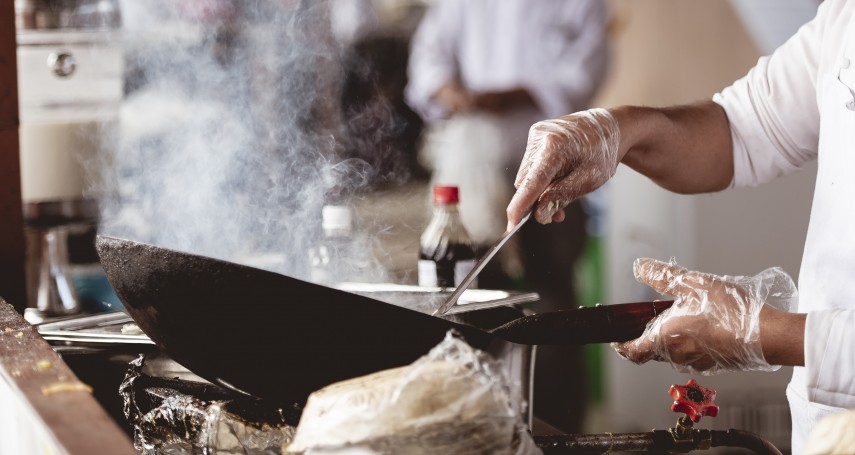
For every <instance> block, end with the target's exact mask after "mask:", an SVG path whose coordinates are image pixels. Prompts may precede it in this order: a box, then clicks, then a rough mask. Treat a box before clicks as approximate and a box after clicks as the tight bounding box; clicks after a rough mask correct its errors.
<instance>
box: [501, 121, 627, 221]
mask: <svg viewBox="0 0 855 455" xmlns="http://www.w3.org/2000/svg"><path fill="white" fill-rule="evenodd" d="M619 146H620V129H619V126H618V123H617V120H615V118H614V117H613V116H612V114H611V113H610V112H609V111H607V110H605V109H591V110H588V111H582V112H577V113H575V114H570V115H566V116H564V117H561V118H557V119H554V120H544V121H542V122H537V123H535V124H534V125H533V126H532V127H531V129H530V130H529V133H528V145H527V146H526V151H525V156H524V157H523V161H522V165H521V166H520V169H519V172H518V173H517V178H516V181H515V182H514V185H515V186H516V187H517V192H516V194H515V195H514V197H513V199H512V200H511V203H510V205H509V206H508V229H510V228H511V227H513V226H514V225H515V224H516V223H517V222H519V220H520V219H521V218H522V217H523V215H524V214H525V213H526V212H527V211H528V210H529V209H530V208H531V207H532V206H533V205H534V204H535V202H537V207H536V208H535V212H534V217H535V219H536V220H537V221H538V222H540V223H549V222H550V221H553V220H554V221H561V220H563V219H564V217H563V212H561V210H562V209H563V208H564V207H566V206H567V204H569V203H570V202H572V201H573V200H574V199H577V198H579V197H581V196H583V195H585V194H587V193H589V192H591V191H593V190H595V189H597V188H599V187H600V186H602V185H603V184H604V183H606V181H608V179H609V178H611V177H612V176H613V175H614V173H615V170H616V169H617V165H618V148H619Z"/></svg>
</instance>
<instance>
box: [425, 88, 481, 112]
mask: <svg viewBox="0 0 855 455" xmlns="http://www.w3.org/2000/svg"><path fill="white" fill-rule="evenodd" d="M433 99H434V100H435V101H436V102H437V103H439V105H440V106H442V108H443V109H445V111H446V112H447V113H448V115H454V114H459V113H461V112H466V111H469V110H471V109H473V108H474V106H475V104H474V98H473V96H472V94H471V93H469V92H468V91H467V90H466V89H465V88H463V86H461V85H460V84H459V83H457V82H446V83H445V84H443V85H442V86H441V87H440V88H439V89H438V90H437V91H436V93H434V94H433Z"/></svg>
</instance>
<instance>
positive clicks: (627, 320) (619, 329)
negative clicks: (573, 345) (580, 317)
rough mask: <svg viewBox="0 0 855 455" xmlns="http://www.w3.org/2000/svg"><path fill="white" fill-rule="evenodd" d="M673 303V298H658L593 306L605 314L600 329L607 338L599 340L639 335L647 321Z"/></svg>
mask: <svg viewBox="0 0 855 455" xmlns="http://www.w3.org/2000/svg"><path fill="white" fill-rule="evenodd" d="M673 304H674V301H673V300H658V301H654V302H634V303H619V304H617V305H604V306H599V307H594V310H596V309H598V308H604V309H605V311H606V314H607V315H606V321H605V326H603V327H602V329H603V332H606V333H604V335H607V336H608V339H607V340H603V341H601V342H612V341H627V340H633V339H635V338H638V337H640V336H641V334H642V333H644V329H645V328H646V327H647V323H648V322H650V320H651V319H653V318H655V317H656V316H658V315H659V314H661V313H662V312H663V311H665V310H667V309H668V308H671V305H673ZM596 342H597V341H595V343H596Z"/></svg>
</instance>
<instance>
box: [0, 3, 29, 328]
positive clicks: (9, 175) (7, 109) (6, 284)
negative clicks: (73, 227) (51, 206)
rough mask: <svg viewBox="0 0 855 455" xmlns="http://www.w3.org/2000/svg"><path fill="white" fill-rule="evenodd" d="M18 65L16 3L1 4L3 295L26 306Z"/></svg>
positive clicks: (21, 308)
mask: <svg viewBox="0 0 855 455" xmlns="http://www.w3.org/2000/svg"><path fill="white" fill-rule="evenodd" d="M19 123H20V121H19V118H18V65H17V52H16V44H15V8H14V2H11V1H0V296H3V297H4V298H5V299H6V300H7V301H8V302H10V303H12V305H13V306H14V307H15V309H17V310H18V311H19V312H23V311H24V308H26V306H27V298H26V290H25V281H24V251H25V243H24V228H23V214H22V209H21V167H20V161H19V156H18V153H19V152H18V151H19V145H18V125H19Z"/></svg>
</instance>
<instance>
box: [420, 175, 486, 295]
mask: <svg viewBox="0 0 855 455" xmlns="http://www.w3.org/2000/svg"><path fill="white" fill-rule="evenodd" d="M459 200H460V197H459V190H458V188H457V187H456V186H435V187H434V188H433V205H434V209H433V218H432V219H431V221H430V223H429V224H428V226H427V229H425V231H424V233H422V236H421V241H420V242H419V243H420V248H419V286H439V287H454V286H456V285H457V284H459V283H460V281H461V280H463V277H465V276H466V274H467V273H469V271H470V270H472V267H473V266H474V265H475V248H474V247H473V244H472V240H471V239H470V238H469V234H468V233H467V232H466V228H464V227H463V223H462V222H461V220H460V213H459V212H458V210H457V204H458V202H459ZM476 286H477V282H476V283H472V287H476Z"/></svg>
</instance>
